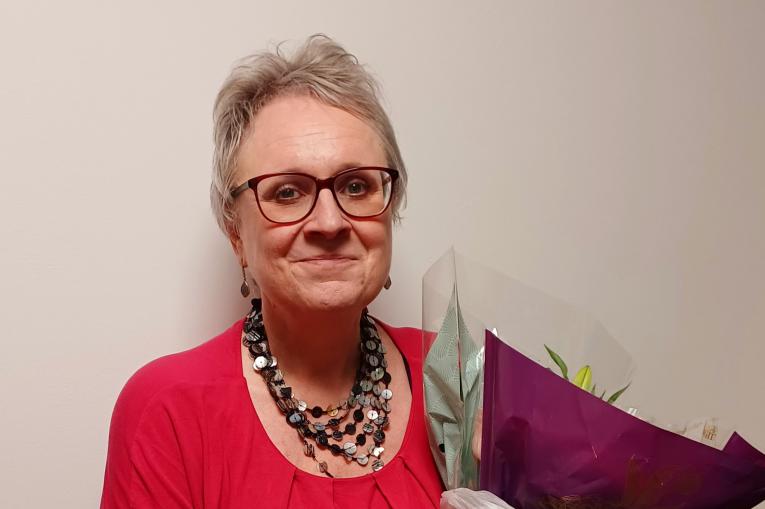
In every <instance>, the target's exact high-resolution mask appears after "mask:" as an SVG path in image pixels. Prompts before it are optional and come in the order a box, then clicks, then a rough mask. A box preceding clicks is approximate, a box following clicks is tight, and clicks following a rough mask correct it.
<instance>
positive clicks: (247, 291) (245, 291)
mask: <svg viewBox="0 0 765 509" xmlns="http://www.w3.org/2000/svg"><path fill="white" fill-rule="evenodd" d="M239 291H240V292H242V297H247V296H248V295H249V294H250V285H249V284H247V274H246V273H245V272H244V265H242V286H241V287H240V288H239Z"/></svg>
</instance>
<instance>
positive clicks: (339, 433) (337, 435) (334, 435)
mask: <svg viewBox="0 0 765 509" xmlns="http://www.w3.org/2000/svg"><path fill="white" fill-rule="evenodd" d="M332 438H334V439H335V440H337V441H340V440H342V439H343V432H342V431H340V430H337V431H333V432H332Z"/></svg>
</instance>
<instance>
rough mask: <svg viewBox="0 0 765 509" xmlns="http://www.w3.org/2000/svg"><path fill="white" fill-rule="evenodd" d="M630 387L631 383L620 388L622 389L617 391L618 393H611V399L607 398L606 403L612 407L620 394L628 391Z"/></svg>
mask: <svg viewBox="0 0 765 509" xmlns="http://www.w3.org/2000/svg"><path fill="white" fill-rule="evenodd" d="M630 385H632V382H630V383H628V384H627V385H626V386H625V387H624V388H622V389H619V390H618V391H616V392H615V393H613V394H612V395H611V397H610V398H608V402H609V403H610V404H612V405H613V404H614V403H616V400H617V399H619V396H621V395H622V393H623V392H624V391H626V390H627V389H629V387H630Z"/></svg>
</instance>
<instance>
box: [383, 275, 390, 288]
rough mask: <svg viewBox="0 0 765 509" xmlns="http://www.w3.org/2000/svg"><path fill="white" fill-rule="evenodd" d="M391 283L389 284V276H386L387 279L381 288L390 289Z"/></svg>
mask: <svg viewBox="0 0 765 509" xmlns="http://www.w3.org/2000/svg"><path fill="white" fill-rule="evenodd" d="M390 285H391V282H390V276H388V279H386V280H385V284H384V285H383V288H385V289H386V290H387V289H388V288H390Z"/></svg>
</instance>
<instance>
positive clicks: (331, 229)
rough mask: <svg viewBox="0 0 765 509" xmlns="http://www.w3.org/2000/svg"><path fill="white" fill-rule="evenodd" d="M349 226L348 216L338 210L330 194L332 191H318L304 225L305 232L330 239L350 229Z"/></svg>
mask: <svg viewBox="0 0 765 509" xmlns="http://www.w3.org/2000/svg"><path fill="white" fill-rule="evenodd" d="M350 226H351V225H350V223H349V222H348V218H347V217H346V216H345V215H344V214H343V211H342V210H340V207H339V206H338V205H337V202H336V201H335V198H334V196H332V191H331V190H329V189H322V190H321V191H319V196H317V197H316V205H314V207H313V210H312V211H311V214H310V215H309V216H308V221H307V222H306V224H305V226H304V230H305V232H306V233H312V234H316V235H321V236H323V237H326V238H328V239H332V238H335V237H337V236H338V235H339V234H340V233H342V232H344V231H347V230H348V229H350Z"/></svg>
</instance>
